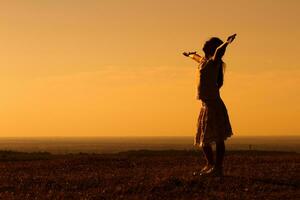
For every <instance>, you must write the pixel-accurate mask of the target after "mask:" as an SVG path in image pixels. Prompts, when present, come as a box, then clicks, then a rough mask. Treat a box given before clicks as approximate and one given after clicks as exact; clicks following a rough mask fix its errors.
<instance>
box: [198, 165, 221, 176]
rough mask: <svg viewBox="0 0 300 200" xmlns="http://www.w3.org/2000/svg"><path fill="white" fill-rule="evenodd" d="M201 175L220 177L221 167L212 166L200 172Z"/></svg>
mask: <svg viewBox="0 0 300 200" xmlns="http://www.w3.org/2000/svg"><path fill="white" fill-rule="evenodd" d="M201 176H213V177H222V176H223V169H222V168H221V167H212V168H210V169H209V170H207V171H206V172H204V173H202V174H201Z"/></svg>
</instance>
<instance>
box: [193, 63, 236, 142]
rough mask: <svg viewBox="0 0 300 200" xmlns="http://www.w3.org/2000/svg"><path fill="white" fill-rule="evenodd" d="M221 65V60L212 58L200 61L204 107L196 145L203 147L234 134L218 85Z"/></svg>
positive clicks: (199, 120) (199, 119) (200, 93)
mask: <svg viewBox="0 0 300 200" xmlns="http://www.w3.org/2000/svg"><path fill="white" fill-rule="evenodd" d="M221 66H222V62H221V61H214V60H212V59H209V60H206V59H205V58H203V59H202V60H201V62H200V66H199V71H200V80H199V86H198V99H200V100H201V101H202V107H201V110H200V114H199V117H198V124H197V125H198V128H197V133H196V137H195V140H194V145H195V146H200V147H203V145H205V144H211V143H212V142H218V141H224V140H226V139H227V138H228V137H230V136H231V135H232V134H233V133H232V129H231V125H230V121H229V117H228V113H227V109H226V106H225V104H224V103H223V101H222V99H221V97H220V93H219V87H218V85H217V80H218V74H219V68H220V67H221Z"/></svg>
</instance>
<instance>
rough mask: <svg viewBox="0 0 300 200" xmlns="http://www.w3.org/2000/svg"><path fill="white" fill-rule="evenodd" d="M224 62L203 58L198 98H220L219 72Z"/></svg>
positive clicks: (200, 67)
mask: <svg viewBox="0 0 300 200" xmlns="http://www.w3.org/2000/svg"><path fill="white" fill-rule="evenodd" d="M221 65H222V62H221V61H220V62H219V61H214V60H212V59H208V60H207V59H205V58H203V59H202V61H201V62H200V65H199V69H198V71H199V78H200V80H199V85H198V99H200V100H202V101H203V100H209V99H218V98H220V93H219V87H218V74H219V68H220V67H221Z"/></svg>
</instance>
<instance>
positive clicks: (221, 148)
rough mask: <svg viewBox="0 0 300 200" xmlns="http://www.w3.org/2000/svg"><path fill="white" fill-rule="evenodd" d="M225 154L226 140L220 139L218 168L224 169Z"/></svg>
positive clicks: (217, 147) (217, 156)
mask: <svg viewBox="0 0 300 200" xmlns="http://www.w3.org/2000/svg"><path fill="white" fill-rule="evenodd" d="M224 154H225V142H224V141H219V142H217V143H216V165H215V166H216V168H218V169H222V167H223V160H224Z"/></svg>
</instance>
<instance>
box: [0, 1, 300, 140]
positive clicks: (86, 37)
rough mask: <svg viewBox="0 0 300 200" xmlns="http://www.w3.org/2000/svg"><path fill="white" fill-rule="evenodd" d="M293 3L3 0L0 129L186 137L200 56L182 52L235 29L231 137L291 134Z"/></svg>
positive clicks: (228, 82)
mask: <svg viewBox="0 0 300 200" xmlns="http://www.w3.org/2000/svg"><path fill="white" fill-rule="evenodd" d="M212 9H213V10H214V12H211V10H212ZM299 12H300V1H298V0H287V1H271V0H255V1H240V0H229V1H221V0H218V1H213V2H212V1H209V0H200V1H199V0H184V1H183V0H182V1H181V0H179V1H171V0H160V1H158V0H99V1H97V0H89V1H83V0H74V1H70V0H60V1H53V0H43V1H38V0H28V1H21V0H19V1H18V0H13V1H2V2H1V3H0V19H1V31H0V42H1V45H0V76H1V77H0V83H1V84H0V91H1V98H0V110H1V112H0V132H1V137H15V136H16V137H27V136H41V137H43V136H193V135H194V134H195V131H196V121H197V116H198V112H199V109H200V102H199V101H197V100H196V92H197V91H196V87H197V79H196V75H197V73H196V70H197V63H195V62H193V61H192V60H191V59H188V58H185V57H184V56H182V52H183V51H192V50H197V51H198V53H200V54H202V52H201V49H202V45H203V43H204V42H205V41H206V40H207V39H208V38H209V37H211V36H218V37H220V38H222V39H226V37H227V36H228V35H230V34H232V33H237V35H238V36H237V39H236V41H235V42H234V43H233V44H232V45H231V46H230V47H228V49H227V52H226V54H225V56H224V61H225V62H226V66H227V68H226V73H225V81H224V86H223V88H222V89H221V95H222V97H223V100H224V102H225V104H226V106H227V108H228V111H229V116H230V119H231V123H232V128H233V132H234V134H235V136H246V135H248V136H249V135H255V136H257V135H277V136H279V135H300V124H299V120H300V104H299V102H300V62H299V55H298V54H299V52H300V45H299V38H300V26H299V24H300V16H299ZM215 13H218V14H217V15H216V14H215Z"/></svg>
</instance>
